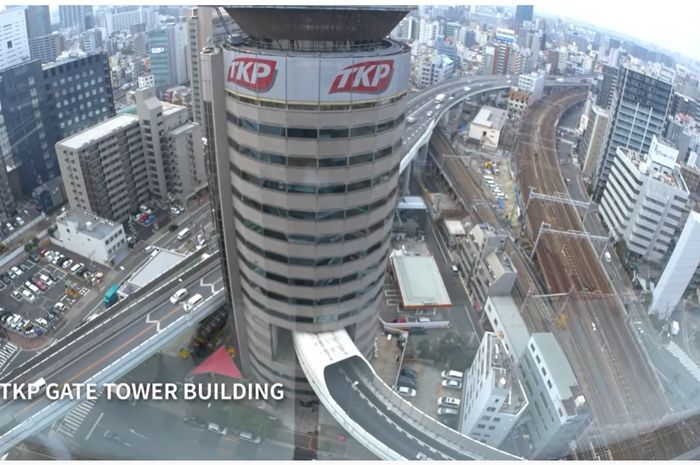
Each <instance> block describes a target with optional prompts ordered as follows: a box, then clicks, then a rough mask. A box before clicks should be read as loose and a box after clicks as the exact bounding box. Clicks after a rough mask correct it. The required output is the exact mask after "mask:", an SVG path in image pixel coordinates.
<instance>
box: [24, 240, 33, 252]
mask: <svg viewBox="0 0 700 465" xmlns="http://www.w3.org/2000/svg"><path fill="white" fill-rule="evenodd" d="M32 249H34V245H33V244H32V243H31V242H27V243H26V244H24V251H25V252H27V253H30V252H31V251H32Z"/></svg>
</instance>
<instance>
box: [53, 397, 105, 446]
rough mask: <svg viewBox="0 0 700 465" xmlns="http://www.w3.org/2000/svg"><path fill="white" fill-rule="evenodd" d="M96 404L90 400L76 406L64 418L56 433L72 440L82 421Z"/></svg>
mask: <svg viewBox="0 0 700 465" xmlns="http://www.w3.org/2000/svg"><path fill="white" fill-rule="evenodd" d="M96 402H97V401H96V400H92V399H91V400H86V401H84V402H81V403H80V404H78V406H77V407H75V408H74V409H73V410H71V411H70V412H68V415H66V416H65V418H64V419H63V421H62V422H61V425H60V426H59V427H58V432H59V433H61V434H63V435H64V436H67V437H69V438H72V437H73V435H74V434H75V433H76V431H78V429H79V428H80V425H81V424H82V423H83V421H85V418H87V416H88V415H89V414H90V411H91V410H92V408H93V407H94V406H95V403H96Z"/></svg>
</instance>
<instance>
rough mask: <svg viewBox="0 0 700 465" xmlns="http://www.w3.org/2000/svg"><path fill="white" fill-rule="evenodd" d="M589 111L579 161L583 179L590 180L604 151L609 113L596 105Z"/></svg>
mask: <svg viewBox="0 0 700 465" xmlns="http://www.w3.org/2000/svg"><path fill="white" fill-rule="evenodd" d="M590 111H591V113H590V120H589V121H588V124H587V125H586V129H585V130H584V131H583V136H582V138H581V145H580V147H581V150H580V159H581V160H582V161H583V168H582V170H581V171H582V173H583V175H584V177H586V178H588V179H589V180H592V177H593V175H594V174H595V168H596V167H597V166H598V159H599V158H600V156H601V155H602V153H603V150H604V149H605V138H606V136H607V134H608V124H609V123H610V113H609V112H608V111H607V110H606V109H604V108H601V107H599V106H598V105H592V106H591V110H590Z"/></svg>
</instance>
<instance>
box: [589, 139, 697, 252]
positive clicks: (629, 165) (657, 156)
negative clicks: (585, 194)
mask: <svg viewBox="0 0 700 465" xmlns="http://www.w3.org/2000/svg"><path fill="white" fill-rule="evenodd" d="M677 156H678V150H676V149H675V148H673V147H671V146H668V145H666V144H664V143H663V142H661V141H659V140H658V139H657V138H656V137H654V138H653V140H652V143H651V147H650V150H649V153H648V154H642V153H639V152H636V151H634V150H631V149H625V148H622V147H618V149H617V156H616V157H615V160H614V162H613V166H612V170H611V172H610V177H609V179H608V183H607V185H606V187H605V189H604V191H603V198H602V200H601V208H600V215H601V217H602V219H603V223H604V224H605V225H606V227H607V228H608V229H609V231H610V233H611V234H613V235H614V236H615V237H616V238H617V239H624V240H625V243H626V244H627V248H628V250H629V251H631V252H633V253H635V254H637V255H639V256H640V257H641V258H643V259H645V260H647V261H650V262H654V263H659V262H660V261H661V259H662V258H663V257H664V255H665V254H666V252H667V251H668V248H669V246H670V245H671V243H672V240H673V238H674V237H676V229H677V228H678V227H679V226H680V222H681V218H682V217H683V215H684V213H685V212H686V211H687V203H688V198H689V193H688V188H687V186H686V184H685V181H684V180H683V176H682V175H681V172H680V166H679V165H678V164H676V157H677Z"/></svg>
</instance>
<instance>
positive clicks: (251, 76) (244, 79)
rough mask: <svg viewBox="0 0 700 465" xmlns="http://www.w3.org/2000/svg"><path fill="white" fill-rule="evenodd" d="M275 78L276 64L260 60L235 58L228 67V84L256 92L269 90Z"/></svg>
mask: <svg viewBox="0 0 700 465" xmlns="http://www.w3.org/2000/svg"><path fill="white" fill-rule="evenodd" d="M275 77H277V62H276V61H275V60H265V59H262V58H236V59H234V60H233V61H232V62H231V65H230V66H229V67H228V77H227V79H226V80H227V81H228V82H233V83H234V84H238V85H239V86H242V87H245V88H246V89H250V90H254V91H256V92H266V91H268V90H270V88H271V87H272V84H274V82H275Z"/></svg>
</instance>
